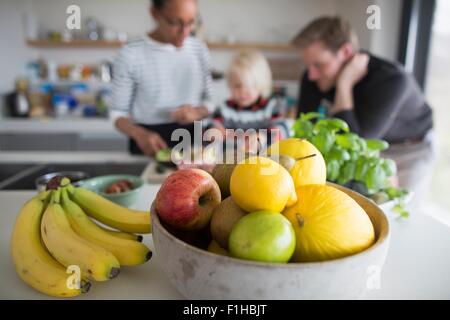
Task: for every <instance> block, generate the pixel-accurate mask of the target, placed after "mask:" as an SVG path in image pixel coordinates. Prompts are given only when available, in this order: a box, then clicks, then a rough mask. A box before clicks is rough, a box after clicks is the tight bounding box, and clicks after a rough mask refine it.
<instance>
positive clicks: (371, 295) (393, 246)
mask: <svg viewBox="0 0 450 320" xmlns="http://www.w3.org/2000/svg"><path fill="white" fill-rule="evenodd" d="M158 188H159V185H146V186H145V188H144V190H143V191H142V194H141V199H140V202H139V203H138V204H137V205H136V207H137V208H139V209H145V210H148V209H149V206H150V203H151V202H152V201H153V199H154V197H155V194H156V192H157V191H158ZM33 195H34V192H31V191H22V192H18V191H4V192H0V207H1V208H2V209H1V210H2V213H1V214H0V228H1V241H0V261H2V272H1V273H0V283H1V284H2V285H1V286H0V299H47V298H49V297H47V296H45V295H42V294H40V293H39V292H36V291H35V290H33V289H31V288H29V287H28V286H27V285H26V284H25V283H23V282H22V281H21V280H20V279H19V278H18V277H17V275H16V273H15V270H14V267H13V264H12V261H11V258H10V253H9V241H10V236H11V231H12V227H13V224H14V220H15V216H16V215H17V213H18V211H19V209H20V207H21V206H22V204H23V203H24V202H25V201H26V200H27V199H29V198H30V197H32V196H33ZM425 209H426V207H425ZM389 222H390V226H391V241H390V248H389V252H388V255H387V258H386V263H385V265H384V268H383V270H382V272H381V279H380V280H381V281H380V285H381V286H380V289H374V290H371V291H369V292H368V294H367V298H368V299H449V298H450V277H449V276H448V272H449V270H450V229H449V227H448V226H446V225H445V224H443V223H440V222H439V221H438V220H436V219H434V218H433V217H431V216H429V215H427V214H425V213H423V212H420V211H413V212H411V217H410V218H408V219H406V220H400V221H399V220H396V219H395V218H392V217H389ZM144 242H145V243H146V244H148V245H149V246H150V248H152V249H153V243H152V239H151V235H147V236H145V237H144ZM368 276H369V275H368ZM180 298H182V297H181V295H180V294H179V293H178V292H177V291H176V289H175V288H174V287H173V286H172V284H171V283H170V282H169V280H168V278H167V277H166V276H165V274H164V272H163V270H161V268H160V267H159V264H158V255H157V253H155V254H154V255H153V257H152V259H151V260H150V261H149V262H147V263H146V264H144V265H141V266H138V267H133V268H126V269H124V270H123V271H122V272H121V274H120V275H119V276H118V277H117V278H116V279H113V280H111V281H109V282H106V283H94V284H93V286H92V288H91V290H90V291H89V293H87V294H85V295H81V296H80V297H78V298H76V299H180Z"/></svg>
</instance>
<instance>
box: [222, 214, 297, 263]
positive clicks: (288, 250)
mask: <svg viewBox="0 0 450 320" xmlns="http://www.w3.org/2000/svg"><path fill="white" fill-rule="evenodd" d="M295 242H296V241H295V232H294V228H293V227H292V224H291V223H290V222H289V220H288V219H286V218H285V217H284V216H283V215H282V214H281V213H278V212H271V211H257V212H252V213H249V214H247V215H246V216H244V217H243V218H241V219H240V220H239V221H238V222H237V223H236V224H235V225H234V227H233V229H232V230H231V234H230V238H229V240H228V249H229V251H230V254H231V256H233V257H236V258H241V259H247V260H256V261H263V262H279V263H283V262H288V261H289V259H290V258H291V256H292V255H293V253H294V250H295Z"/></svg>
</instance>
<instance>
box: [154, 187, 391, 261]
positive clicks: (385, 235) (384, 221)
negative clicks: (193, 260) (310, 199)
mask: <svg viewBox="0 0 450 320" xmlns="http://www.w3.org/2000/svg"><path fill="white" fill-rule="evenodd" d="M327 184H328V185H331V186H337V187H338V189H345V190H346V191H348V192H349V193H352V194H354V195H355V196H357V197H361V198H362V199H363V200H364V201H367V202H369V203H370V204H371V205H373V206H375V207H376V209H377V211H379V213H380V219H381V221H380V225H381V226H384V228H382V229H381V231H380V234H378V237H377V239H376V240H375V242H374V243H373V244H372V245H371V246H370V247H368V248H367V249H365V250H363V251H360V252H357V253H354V254H351V255H348V256H345V257H341V258H336V259H332V260H326V261H312V262H286V263H278V262H263V261H254V260H245V259H239V258H235V257H231V256H225V255H220V254H217V253H213V252H210V251H207V250H203V249H200V248H197V247H195V246H193V245H191V244H189V243H187V242H184V241H183V240H181V239H179V238H177V237H176V236H174V235H172V234H171V233H170V232H169V231H168V230H167V229H166V228H164V226H163V225H162V224H161V222H160V220H159V217H158V214H157V212H156V199H155V200H154V201H153V202H152V205H151V208H150V215H151V219H152V229H153V228H154V227H156V228H158V231H159V232H161V233H162V234H163V235H164V236H165V237H166V238H168V239H169V240H171V241H172V242H175V243H177V244H179V245H181V246H182V247H184V248H186V249H188V250H191V251H193V252H197V253H199V254H203V255H206V256H210V257H212V258H216V259H219V260H223V261H228V262H232V261H236V262H239V263H241V264H242V265H249V266H253V267H259V268H273V267H279V268H285V269H290V268H299V267H306V268H307V267H313V266H326V265H333V264H334V263H336V262H337V263H339V262H346V261H349V260H351V259H354V258H355V257H362V256H367V255H368V254H370V253H371V252H373V251H374V250H375V249H377V248H378V247H380V246H382V245H384V244H385V243H386V242H387V241H388V240H389V238H390V226H389V220H388V218H387V216H386V214H385V212H384V211H383V209H381V208H380V207H379V206H378V205H377V204H376V203H375V202H374V201H372V200H370V199H369V198H367V197H365V196H363V195H362V194H360V193H358V192H356V191H353V190H351V189H349V188H346V187H342V186H340V185H336V184H334V183H330V182H327ZM355 201H356V200H355ZM363 210H364V209H363ZM364 212H366V211H365V210H364ZM366 214H367V212H366ZM367 216H369V215H368V214H367ZM369 219H370V217H369ZM370 221H371V223H372V226H373V222H372V220H370ZM153 233H154V232H153V230H152V237H153ZM153 241H154V240H153Z"/></svg>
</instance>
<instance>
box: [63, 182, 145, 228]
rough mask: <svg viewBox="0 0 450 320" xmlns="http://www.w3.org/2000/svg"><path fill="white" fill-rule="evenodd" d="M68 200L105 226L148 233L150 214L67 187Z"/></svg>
mask: <svg viewBox="0 0 450 320" xmlns="http://www.w3.org/2000/svg"><path fill="white" fill-rule="evenodd" d="M68 190H69V194H70V198H71V199H72V200H73V201H75V202H76V203H77V204H78V205H79V206H80V207H81V208H82V209H83V211H84V212H86V213H87V214H88V215H89V216H91V217H92V218H94V219H96V220H98V221H100V222H102V223H104V224H106V225H107V226H110V227H113V228H115V229H119V230H121V231H126V232H131V233H150V232H151V221H150V212H145V211H140V210H133V209H128V208H125V207H122V206H119V205H118V204H115V203H114V202H112V201H109V200H108V199H105V198H103V197H102V196H100V195H98V194H96V193H95V192H92V191H90V190H87V189H84V188H82V187H73V186H72V185H69V186H68Z"/></svg>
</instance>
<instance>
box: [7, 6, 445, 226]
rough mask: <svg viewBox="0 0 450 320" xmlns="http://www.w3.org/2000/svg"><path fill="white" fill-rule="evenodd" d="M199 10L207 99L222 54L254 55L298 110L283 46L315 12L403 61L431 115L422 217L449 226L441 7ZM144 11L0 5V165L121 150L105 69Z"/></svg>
mask: <svg viewBox="0 0 450 320" xmlns="http://www.w3.org/2000/svg"><path fill="white" fill-rule="evenodd" d="M198 2H199V7H200V14H201V16H200V19H199V23H198V26H197V28H196V31H195V35H196V36H197V37H199V38H201V39H203V40H204V41H205V42H206V43H207V44H208V47H209V49H210V52H211V58H212V70H211V71H212V74H213V78H214V91H213V97H214V101H215V102H219V101H223V99H224V98H225V97H226V96H227V87H226V83H225V80H224V78H223V72H224V71H225V70H226V68H227V66H228V63H229V62H230V58H231V56H232V55H233V53H234V52H235V51H236V50H239V49H242V48H249V47H251V48H256V49H259V50H261V51H262V52H263V53H264V54H265V55H266V56H267V58H268V59H269V62H270V65H271V68H272V72H273V74H274V78H275V88H274V89H275V90H277V91H278V92H280V93H282V94H283V95H284V96H285V97H286V98H287V99H288V101H290V102H291V103H292V104H295V103H296V99H297V96H298V90H299V88H298V83H299V78H300V73H301V70H302V66H301V62H300V60H299V57H298V53H297V51H296V50H294V49H293V48H292V47H291V46H290V45H289V42H290V40H291V39H292V38H293V37H294V35H295V34H297V32H298V31H299V30H300V29H301V28H302V27H304V26H305V25H306V24H307V23H308V22H310V21H311V20H313V19H314V18H316V17H318V16H321V15H341V16H343V17H345V18H347V19H348V20H350V22H351V23H352V25H353V26H354V28H355V29H356V30H357V33H358V36H359V38H360V44H361V47H362V48H363V49H367V50H369V51H371V52H372V53H373V54H375V55H378V56H381V57H384V58H387V59H390V60H396V61H399V62H400V63H402V64H404V65H405V68H406V69H407V70H408V71H409V72H411V73H413V74H414V75H415V77H416V78H417V80H418V81H419V84H420V85H421V86H422V88H423V90H424V91H425V94H426V97H427V99H428V101H429V103H430V105H431V106H432V108H433V110H434V116H435V126H436V132H437V136H438V162H437V165H436V167H435V168H434V172H435V175H434V178H433V183H432V187H431V190H430V194H429V197H430V200H432V203H433V204H432V206H433V207H430V208H432V209H430V211H432V212H433V214H434V215H435V216H436V217H437V218H438V219H440V220H441V221H444V222H446V223H448V224H449V225H450V222H449V220H450V213H448V212H449V211H450V197H448V196H447V193H448V191H447V190H448V188H447V183H448V181H450V126H449V125H448V123H449V121H450V108H449V107H448V104H449V101H450V90H449V89H450V58H449V53H450V25H449V24H448V23H447V19H448V17H450V1H448V0H372V1H368V0H321V1H314V0H278V1H272V0H245V1H240V0H228V1H221V0H199V1H198ZM73 4H75V5H78V6H79V7H80V8H81V22H82V26H81V30H74V31H71V30H68V29H67V28H66V19H67V17H68V14H67V13H66V9H67V7H68V6H69V5H73ZM149 5H150V1H149V0H133V1H123V0H70V1H69V0H33V1H32V0H0V46H1V49H0V95H1V100H0V158H1V157H2V155H3V156H5V155H8V154H11V153H14V152H22V151H27V152H39V154H40V155H41V154H42V152H63V151H71V152H86V151H96V152H98V151H105V152H117V153H127V140H126V138H125V137H124V136H122V135H120V134H119V133H118V132H117V131H116V130H115V129H114V128H113V126H112V124H111V123H110V122H109V120H108V106H109V103H110V101H109V97H110V89H111V79H112V77H114V70H113V68H112V61H113V59H114V57H115V55H116V53H117V51H118V50H119V48H120V47H121V46H122V45H123V43H126V42H127V41H129V40H131V39H134V38H136V37H140V36H143V35H144V34H145V33H146V32H148V31H149V30H150V29H151V28H152V26H153V22H152V19H151V18H150V16H149V13H148V9H149ZM370 5H376V6H379V8H380V9H381V29H375V30H369V28H368V27H367V25H366V21H367V18H368V16H369V14H368V13H367V8H368V6H370ZM8 159H12V160H11V161H13V160H14V159H13V158H11V157H9V158H8ZM1 165H2V164H0V166H1Z"/></svg>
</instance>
